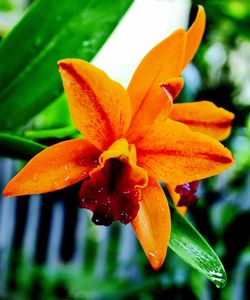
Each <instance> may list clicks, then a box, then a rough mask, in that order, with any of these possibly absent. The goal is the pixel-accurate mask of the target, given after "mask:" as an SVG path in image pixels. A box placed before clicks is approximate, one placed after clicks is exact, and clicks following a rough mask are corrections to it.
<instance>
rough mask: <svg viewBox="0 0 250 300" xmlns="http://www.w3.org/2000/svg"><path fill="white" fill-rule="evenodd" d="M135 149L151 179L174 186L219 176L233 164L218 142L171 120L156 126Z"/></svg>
mask: <svg viewBox="0 0 250 300" xmlns="http://www.w3.org/2000/svg"><path fill="white" fill-rule="evenodd" d="M136 149H137V158H138V165H140V166H141V167H143V168H144V169H146V171H147V172H148V174H149V176H152V177H154V178H157V179H159V180H161V181H163V182H166V183H170V184H174V185H181V184H185V183H187V182H192V181H196V180H199V179H202V178H206V177H210V176H213V175H217V174H219V173H221V172H223V171H224V170H226V169H227V168H229V167H230V166H231V165H232V163H233V157H232V155H231V152H230V151H229V150H228V149H227V148H225V147H224V146H223V145H222V144H220V143H219V142H218V141H216V140H215V139H213V138H211V137H209V136H206V135H204V134H201V133H197V132H193V131H191V130H190V129H189V128H188V127H187V126H186V125H184V124H182V123H179V122H176V121H172V120H170V119H168V120H167V121H165V122H155V124H154V125H153V126H152V127H151V128H150V129H149V131H148V134H147V135H146V136H145V137H144V138H142V139H141V140H140V141H137V143H136Z"/></svg>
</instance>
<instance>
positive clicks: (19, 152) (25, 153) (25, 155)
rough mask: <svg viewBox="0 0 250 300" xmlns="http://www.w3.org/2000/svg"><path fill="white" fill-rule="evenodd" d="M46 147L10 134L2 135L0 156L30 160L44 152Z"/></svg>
mask: <svg viewBox="0 0 250 300" xmlns="http://www.w3.org/2000/svg"><path fill="white" fill-rule="evenodd" d="M45 148H46V146H44V145H42V144H39V143H36V142H33V141H30V140H27V139H24V138H21V137H18V136H15V135H13V134H9V133H0V155H1V156H6V157H11V158H18V159H24V160H29V159H31V158H32V157H33V156H34V155H36V154H37V153H39V152H40V151H42V150H44V149H45Z"/></svg>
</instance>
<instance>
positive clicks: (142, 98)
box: [128, 29, 186, 121]
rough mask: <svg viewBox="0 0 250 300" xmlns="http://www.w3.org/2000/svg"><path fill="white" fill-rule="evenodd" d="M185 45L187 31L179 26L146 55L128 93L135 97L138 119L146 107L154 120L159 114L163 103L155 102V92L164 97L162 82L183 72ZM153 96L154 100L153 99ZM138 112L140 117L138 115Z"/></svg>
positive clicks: (134, 105)
mask: <svg viewBox="0 0 250 300" xmlns="http://www.w3.org/2000/svg"><path fill="white" fill-rule="evenodd" d="M185 47H186V32H185V30H184V29H179V30H177V31H175V32H174V33H173V34H171V35H170V36H169V37H168V38H166V39H165V40H163V41H162V42H161V43H159V44H158V45H156V46H155V47H154V48H153V49H152V50H151V51H150V52H149V53H148V54H147V55H146V56H145V57H144V58H143V60H142V61H141V63H140V64H139V66H138V67H137V69H136V71H135V73H134V75H133V77H132V79H131V81H130V83H129V86H128V93H129V95H130V97H131V100H132V101H131V104H132V113H133V116H134V117H135V118H140V116H142V115H141V114H142V111H144V110H146V111H149V113H148V117H150V119H153V120H154V118H156V116H157V115H158V114H159V112H160V110H161V104H162V103H161V101H159V104H158V100H157V101H156V102H155V99H156V96H155V93H157V94H158V95H160V96H162V95H164V93H162V91H161V89H160V88H159V84H160V83H161V82H166V80H168V79H169V78H171V77H177V76H179V74H180V73H181V71H182V66H183V61H184V55H185ZM152 96H153V97H154V100H151V97H152ZM154 106H156V107H154ZM158 106H159V108H158ZM138 112H140V116H136V115H137V113H138ZM150 112H151V114H150ZM145 115H147V114H146V113H145ZM149 121H150V120H149Z"/></svg>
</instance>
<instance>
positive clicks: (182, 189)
mask: <svg viewBox="0 0 250 300" xmlns="http://www.w3.org/2000/svg"><path fill="white" fill-rule="evenodd" d="M198 184H199V181H193V182H189V183H185V184H182V185H177V187H176V188H175V192H176V193H178V194H180V200H179V202H178V204H177V206H186V207H189V206H191V205H194V204H195V203H196V202H197V201H198V199H199V198H198V197H197V196H196V195H195V193H196V192H197V188H198Z"/></svg>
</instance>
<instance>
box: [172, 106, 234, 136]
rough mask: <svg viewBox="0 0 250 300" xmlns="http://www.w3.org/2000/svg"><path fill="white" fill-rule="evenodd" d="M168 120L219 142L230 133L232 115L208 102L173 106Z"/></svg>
mask: <svg viewBox="0 0 250 300" xmlns="http://www.w3.org/2000/svg"><path fill="white" fill-rule="evenodd" d="M170 118H171V119H173V120H175V121H178V122H181V123H184V124H186V125H188V126H189V128H190V129H192V130H194V131H198V132H201V133H205V134H207V135H210V136H212V137H214V138H215V139H217V140H219V141H221V140H224V139H225V138H227V137H228V136H229V134H230V132H231V123H232V120H233V119H234V114H233V113H231V112H229V111H227V110H225V109H223V108H219V107H217V106H216V105H214V104H213V103H212V102H209V101H199V102H193V103H180V104H174V105H173V109H172V111H171V114H170Z"/></svg>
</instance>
